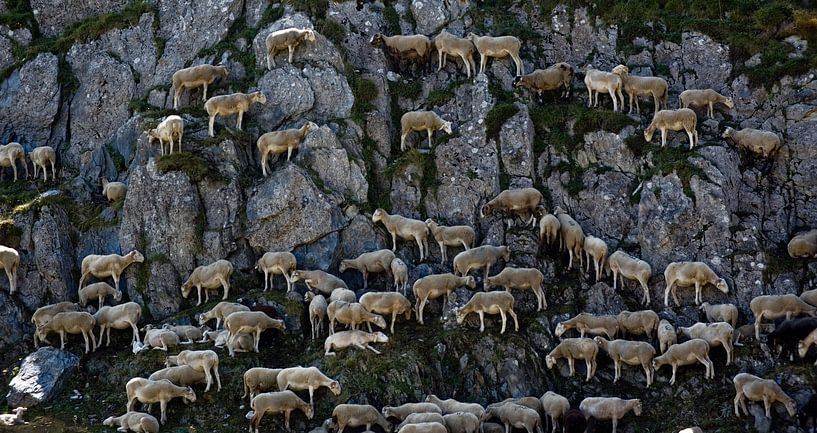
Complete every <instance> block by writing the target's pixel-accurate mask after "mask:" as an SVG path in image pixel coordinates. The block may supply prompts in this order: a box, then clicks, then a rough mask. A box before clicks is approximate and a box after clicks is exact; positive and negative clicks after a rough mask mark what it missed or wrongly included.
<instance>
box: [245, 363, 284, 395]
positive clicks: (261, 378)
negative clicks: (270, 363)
mask: <svg viewBox="0 0 817 433" xmlns="http://www.w3.org/2000/svg"><path fill="white" fill-rule="evenodd" d="M282 370H283V368H264V367H253V368H251V369H249V370H247V371H245V372H244V376H243V380H244V394H241V398H244V397H246V396H248V395H249V396H250V401H252V399H253V398H254V397H255V396H256V395H258V393H260V392H264V391H270V390H277V389H278V373H280V372H281V371H282Z"/></svg>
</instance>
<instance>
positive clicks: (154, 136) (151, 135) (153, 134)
mask: <svg viewBox="0 0 817 433" xmlns="http://www.w3.org/2000/svg"><path fill="white" fill-rule="evenodd" d="M147 136H148V144H153V142H154V141H156V140H158V139H159V131H157V130H156V129H149V130H148V131H147Z"/></svg>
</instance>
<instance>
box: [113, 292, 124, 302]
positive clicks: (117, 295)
mask: <svg viewBox="0 0 817 433" xmlns="http://www.w3.org/2000/svg"><path fill="white" fill-rule="evenodd" d="M113 299H114V301H116V302H119V301H121V300H122V291H121V290H116V291H114V293H113Z"/></svg>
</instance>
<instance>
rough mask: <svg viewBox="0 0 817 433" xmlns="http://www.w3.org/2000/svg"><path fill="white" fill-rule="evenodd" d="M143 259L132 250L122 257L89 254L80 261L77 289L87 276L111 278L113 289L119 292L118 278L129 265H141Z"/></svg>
mask: <svg viewBox="0 0 817 433" xmlns="http://www.w3.org/2000/svg"><path fill="white" fill-rule="evenodd" d="M144 261H145V257H144V256H143V255H142V253H140V252H139V251H136V250H133V251H131V252H129V253H127V254H125V255H124V256H120V255H119V254H108V255H96V254H91V255H88V256H85V258H84V259H82V266H81V268H82V272H81V275H80V277H79V289H77V290H80V289H82V283H83V282H85V279H86V278H88V276H89V275H93V276H94V277H96V278H107V277H112V278H113V283H114V288H116V291H119V277H120V275H122V272H123V271H124V270H125V268H127V267H128V266H130V265H131V263H142V262H144Z"/></svg>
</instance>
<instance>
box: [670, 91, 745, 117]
mask: <svg viewBox="0 0 817 433" xmlns="http://www.w3.org/2000/svg"><path fill="white" fill-rule="evenodd" d="M678 100H679V101H680V103H681V108H688V107H703V106H707V114H708V115H709V117H715V111H714V108H715V104H717V103H721V104H723V105H726V106H727V107H728V108H729V109H732V108H735V103H734V102H732V98H727V97H726V96H723V95H721V94H720V93H718V92H716V91H714V90H712V89H705V90H684V91H683V92H681V94H680V95H678Z"/></svg>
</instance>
